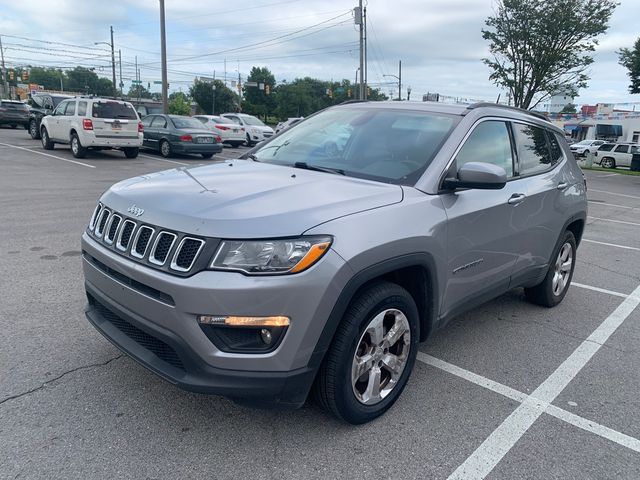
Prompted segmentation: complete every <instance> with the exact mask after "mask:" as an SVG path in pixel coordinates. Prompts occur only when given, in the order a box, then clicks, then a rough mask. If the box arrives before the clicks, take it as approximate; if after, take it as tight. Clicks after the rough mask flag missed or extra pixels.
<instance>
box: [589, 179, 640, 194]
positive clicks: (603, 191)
mask: <svg viewBox="0 0 640 480" xmlns="http://www.w3.org/2000/svg"><path fill="white" fill-rule="evenodd" d="M616 175H617V174H616ZM588 191H589V192H598V193H608V194H609V195H617V196H618V197H627V198H635V199H637V200H640V197H637V196H635V195H627V194H626V193H616V192H608V191H606V190H594V189H593V188H590V189H589V190H588Z"/></svg>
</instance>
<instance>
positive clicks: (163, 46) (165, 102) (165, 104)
mask: <svg viewBox="0 0 640 480" xmlns="http://www.w3.org/2000/svg"><path fill="white" fill-rule="evenodd" d="M160 53H161V56H162V112H163V113H164V114H165V115H166V114H167V113H169V98H168V94H169V87H168V85H167V34H166V31H165V20H164V0H160Z"/></svg>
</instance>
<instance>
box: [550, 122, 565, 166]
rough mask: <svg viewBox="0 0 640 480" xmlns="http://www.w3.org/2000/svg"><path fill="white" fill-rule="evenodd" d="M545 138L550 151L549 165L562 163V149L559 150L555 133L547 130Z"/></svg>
mask: <svg viewBox="0 0 640 480" xmlns="http://www.w3.org/2000/svg"><path fill="white" fill-rule="evenodd" d="M547 136H548V137H549V149H550V150H551V164H552V165H555V164H556V163H558V162H560V161H562V157H563V156H564V154H563V153H562V148H560V144H559V143H558V137H556V135H555V133H553V132H550V131H549V130H547Z"/></svg>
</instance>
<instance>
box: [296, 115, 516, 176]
mask: <svg viewBox="0 0 640 480" xmlns="http://www.w3.org/2000/svg"><path fill="white" fill-rule="evenodd" d="M302 125H304V124H302ZM296 128H298V127H296ZM468 162H484V163H492V164H494V165H498V166H499V167H502V168H504V170H505V172H507V177H512V176H513V155H512V153H511V139H510V138H509V130H508V128H507V124H506V123H505V122H497V121H488V122H482V123H481V124H479V125H478V126H477V127H476V128H475V129H474V130H473V132H472V133H471V135H470V136H469V138H467V140H466V141H465V142H464V145H463V146H462V148H461V149H460V151H459V152H458V155H457V156H456V166H457V168H458V169H460V167H461V166H462V165H464V164H465V163H468Z"/></svg>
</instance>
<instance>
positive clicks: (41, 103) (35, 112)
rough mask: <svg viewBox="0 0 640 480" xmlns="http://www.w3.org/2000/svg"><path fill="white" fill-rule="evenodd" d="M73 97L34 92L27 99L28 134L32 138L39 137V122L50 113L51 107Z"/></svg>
mask: <svg viewBox="0 0 640 480" xmlns="http://www.w3.org/2000/svg"><path fill="white" fill-rule="evenodd" d="M70 98H73V96H72V95H65V94H62V93H46V92H42V93H34V94H33V95H31V96H30V98H29V100H28V101H27V103H28V105H29V108H30V112H29V127H28V130H29V135H31V138H33V139H34V140H39V139H40V123H41V122H42V119H43V117H45V116H46V115H51V113H53V109H54V108H56V107H57V106H58V104H59V103H60V102H62V101H63V100H68V99H70Z"/></svg>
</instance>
